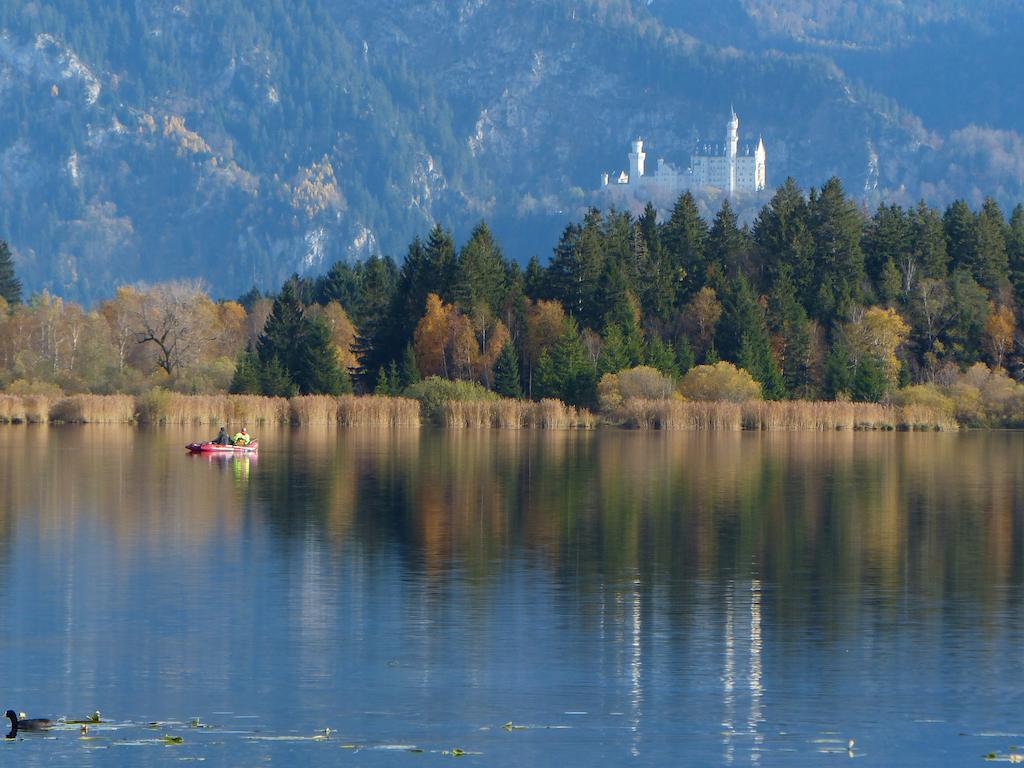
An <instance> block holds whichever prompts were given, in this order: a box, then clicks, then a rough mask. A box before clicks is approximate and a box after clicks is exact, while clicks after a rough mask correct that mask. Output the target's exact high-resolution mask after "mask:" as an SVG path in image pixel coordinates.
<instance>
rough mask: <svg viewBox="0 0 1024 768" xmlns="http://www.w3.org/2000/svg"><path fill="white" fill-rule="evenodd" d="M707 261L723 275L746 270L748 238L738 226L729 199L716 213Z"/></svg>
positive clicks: (707, 251)
mask: <svg viewBox="0 0 1024 768" xmlns="http://www.w3.org/2000/svg"><path fill="white" fill-rule="evenodd" d="M706 253H707V262H708V264H709V265H712V266H713V267H714V269H715V270H716V272H718V274H721V275H729V276H735V275H737V274H739V273H740V272H741V271H745V270H744V267H745V266H747V257H748V244H747V238H746V236H745V234H744V233H743V232H741V231H740V228H739V227H738V226H737V218H736V212H735V211H733V209H732V205H730V204H729V199H728V198H726V199H725V200H723V201H722V207H721V208H719V209H718V213H717V214H715V220H714V222H713V223H712V225H711V230H710V232H709V233H708V240H707V250H706Z"/></svg>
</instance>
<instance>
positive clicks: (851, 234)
mask: <svg viewBox="0 0 1024 768" xmlns="http://www.w3.org/2000/svg"><path fill="white" fill-rule="evenodd" d="M5 265H6V266H5ZM10 265H11V259H10V257H9V254H8V253H7V252H6V250H5V251H3V253H2V254H0V294H2V295H4V296H5V299H6V302H5V303H6V304H7V306H6V307H5V308H4V311H3V312H2V314H0V316H2V320H0V383H3V384H5V385H6V386H7V388H8V389H9V390H11V391H21V390H26V389H31V388H33V387H39V386H56V387H61V388H63V389H64V390H67V391H91V392H109V391H134V392H138V391H143V390H145V389H147V388H150V387H153V386H162V387H168V388H172V389H176V390H179V391H188V392H208V391H223V390H225V389H230V390H231V391H234V392H240V393H264V394H273V395H284V396H289V395H292V394H295V393H302V394H310V393H329V394H338V393H342V392H348V391H352V390H353V388H354V389H355V390H356V391H374V392H376V393H378V394H399V393H402V392H405V391H407V390H408V388H409V387H410V386H413V385H415V384H416V382H418V381H420V380H421V379H423V378H426V377H438V378H439V379H440V380H454V381H456V382H463V383H462V384H457V385H454V386H453V387H449V390H450V392H451V393H452V394H451V395H450V396H452V397H472V396H477V395H479V394H480V393H485V391H487V390H492V391H494V392H497V393H499V394H501V395H504V396H508V397H527V398H531V399H540V398H545V397H552V398H558V399H560V400H563V401H564V402H566V403H569V404H572V405H577V406H583V407H588V408H592V407H595V406H598V405H599V403H600V404H602V405H603V404H604V401H605V400H606V399H607V398H608V397H610V396H611V397H613V398H614V397H621V396H623V395H624V394H628V393H619V392H616V393H615V394H613V395H610V391H611V390H614V389H615V388H616V387H618V386H620V385H621V386H626V383H627V382H628V383H629V386H631V387H634V388H635V389H636V390H637V391H636V392H633V394H641V395H643V396H645V397H650V396H661V397H665V396H671V393H672V392H674V391H675V390H676V387H675V382H678V381H679V380H680V379H681V378H682V377H684V376H685V375H686V374H687V373H688V372H690V371H691V369H693V368H694V366H698V365H699V366H713V368H709V369H704V370H705V371H707V370H715V371H719V372H723V371H724V372H726V374H724V375H726V376H727V378H728V377H729V376H731V377H733V378H735V377H747V374H749V378H751V379H752V380H753V382H752V383H753V384H754V388H753V389H751V388H750V387H748V386H739V387H737V386H735V381H727V380H726V381H721V382H719V383H718V384H715V385H714V386H712V387H711V389H710V390H709V389H708V388H707V387H705V390H704V391H703V394H702V396H707V397H714V396H715V390H716V389H720V390H721V391H722V392H727V391H734V390H735V391H739V392H741V393H742V395H741V396H742V397H750V396H754V397H758V396H760V397H763V398H765V399H769V400H777V399H853V400H857V401H884V400H890V399H893V398H896V399H899V398H901V397H902V398H908V397H912V398H917V399H923V400H926V401H929V402H932V403H933V404H934V403H939V404H940V405H941V404H943V403H944V402H946V401H948V406H949V407H954V408H956V409H957V411H958V413H961V412H962V414H961V415H965V420H967V421H972V420H974V421H983V420H984V419H985V418H989V417H991V419H992V420H996V421H999V422H1000V423H1008V422H1010V423H1016V421H1018V420H1020V419H1022V418H1024V396H1022V395H1021V393H1020V391H1019V390H1022V389H1024V386H1022V385H1018V384H1016V382H1015V378H1016V375H1011V374H1016V373H1019V372H1020V370H1021V363H1022V354H1024V345H1022V344H1021V339H1020V338H1018V330H1017V329H1018V327H1019V326H1020V321H1021V308H1022V307H1024V205H1017V206H1016V207H1015V208H1014V210H1013V211H1012V213H1011V214H1010V215H1009V217H1007V216H1006V215H1005V214H1004V212H1003V211H1002V210H1001V209H1000V208H999V206H998V205H997V204H996V203H995V201H994V200H992V199H988V200H986V201H985V203H984V204H983V205H982V206H981V207H980V208H979V209H978V210H972V209H971V207H970V206H968V205H967V204H966V203H965V202H963V201H957V202H955V203H953V204H951V205H950V206H949V207H947V208H946V209H945V211H939V210H937V209H934V208H930V207H928V206H927V205H925V204H924V203H921V204H919V205H918V206H916V207H913V208H910V209H905V208H902V207H900V206H897V205H883V206H880V207H879V208H878V209H877V210H876V211H874V212H873V213H869V212H866V211H864V210H862V209H860V208H859V207H858V205H857V204H856V202H855V201H854V200H853V199H852V198H851V197H850V196H848V195H847V194H846V193H845V191H844V190H843V188H842V185H841V183H840V182H839V181H838V180H837V179H834V178H833V179H831V180H829V181H828V182H827V183H825V184H824V185H823V186H822V187H820V188H812V189H811V190H809V192H806V193H805V192H804V191H803V190H801V189H800V188H799V187H798V186H797V185H796V183H795V182H794V181H793V180H792V179H790V180H787V181H786V182H785V183H784V184H783V185H782V186H781V187H779V188H778V189H777V190H776V191H775V193H774V195H773V196H772V198H771V200H770V202H769V203H768V204H766V205H765V206H764V207H763V208H762V209H761V211H760V213H759V214H758V215H757V217H756V219H755V221H754V222H753V225H752V226H749V227H748V226H739V225H738V223H737V219H736V216H735V213H734V210H733V208H732V206H731V205H730V203H729V202H728V201H725V202H723V204H722V206H721V208H720V209H719V210H718V212H717V214H716V215H715V216H714V218H713V220H712V221H710V222H708V221H705V220H704V219H702V218H701V216H700V215H699V212H698V208H697V205H696V202H695V200H694V198H693V197H692V196H691V195H690V194H689V193H686V194H683V195H682V196H681V197H680V198H679V199H678V201H677V202H676V204H675V206H674V208H673V210H672V212H671V215H670V216H668V217H667V219H666V220H664V221H658V220H657V216H656V213H655V210H654V208H653V207H652V206H648V207H647V209H646V210H645V211H644V213H643V214H642V215H640V216H639V217H633V216H631V215H630V214H629V213H627V212H623V211H617V210H609V211H607V212H602V211H598V210H596V209H593V210H591V211H590V212H589V213H588V214H587V215H586V216H585V217H584V218H583V220H582V221H579V222H576V223H573V224H571V225H569V226H568V227H567V228H566V229H565V230H564V232H563V233H562V235H561V237H560V238H559V240H558V242H557V244H556V245H555V247H554V250H553V254H552V256H551V258H550V260H549V262H548V263H547V264H544V265H542V264H541V263H540V262H539V260H538V259H536V258H534V259H533V260H531V261H530V263H529V264H528V265H527V266H526V268H525V269H522V268H520V267H519V265H518V263H517V262H516V261H515V260H513V259H510V258H507V257H506V255H505V254H504V253H503V251H502V248H501V246H500V244H499V243H498V242H497V241H496V240H495V238H494V236H493V234H492V232H491V231H490V229H489V228H488V226H487V224H486V223H484V222H481V223H480V224H479V225H478V226H477V227H476V228H475V229H474V230H473V232H472V235H471V236H470V237H469V239H468V240H467V241H466V242H465V243H464V244H462V246H461V247H458V246H457V245H456V243H455V241H454V239H453V237H452V235H451V233H450V232H449V231H447V230H446V229H444V228H443V227H441V226H435V227H434V228H433V229H432V230H431V231H430V232H429V234H428V235H427V236H426V237H425V239H421V238H419V237H417V238H415V239H414V240H413V242H412V243H411V244H410V245H409V247H408V250H407V253H406V254H405V257H404V259H403V260H402V262H401V264H400V265H399V264H398V263H397V262H396V261H395V260H394V259H392V258H391V257H389V256H374V257H372V258H370V259H368V260H366V261H364V262H359V263H347V262H337V263H335V264H334V266H333V267H331V269H330V270H329V271H328V272H327V273H326V274H324V275H322V276H320V277H318V278H300V277H297V276H295V277H292V278H291V279H289V280H288V281H287V282H286V283H285V284H284V286H283V287H282V289H281V290H280V292H279V293H278V294H277V295H276V296H273V297H269V296H264V295H263V294H261V293H260V292H259V291H256V290H253V291H251V292H249V293H248V294H246V295H244V296H242V297H239V299H238V300H237V301H217V302H215V301H213V300H212V299H210V298H209V296H208V294H207V293H206V291H205V290H204V289H203V287H202V286H201V285H199V284H193V283H182V282H175V283H163V284H157V285H153V286H137V287H127V286H126V287H121V288H120V289H119V290H118V292H117V295H116V296H114V297H111V298H109V299H107V300H105V301H103V302H100V303H99V304H98V305H97V306H96V307H95V308H93V309H92V310H89V311H86V310H84V309H83V308H81V307H79V306H77V305H75V304H72V303H69V302H64V301H62V300H61V299H59V298H57V297H54V296H52V295H49V294H46V293H44V294H40V295H36V296H34V297H32V298H31V299H30V300H29V301H28V302H27V303H20V298H21V297H20V288H19V287H18V286H17V284H16V278H15V276H14V275H13V271H12V270H11V266H10ZM716 363H729V364H731V365H727V366H723V365H717V366H716V365H715V364H716ZM638 367H644V368H645V369H653V370H650V371H649V372H647V373H643V374H641V375H636V374H634V375H631V376H630V377H624V376H621V372H622V371H625V370H628V369H636V368H638ZM1008 371H1009V372H1011V374H1008V373H1007V372H1008ZM744 372H745V373H744ZM616 374H620V375H619V376H616ZM606 377H607V378H606ZM693 378H694V377H693V376H691V377H690V379H691V381H692V380H693ZM474 393H475V394H474ZM652 393H654V394H653V395H652ZM659 393H660V394H659ZM943 398H944V399H945V401H944V400H943ZM972 414H974V417H973V418H972Z"/></svg>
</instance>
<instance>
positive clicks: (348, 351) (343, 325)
mask: <svg viewBox="0 0 1024 768" xmlns="http://www.w3.org/2000/svg"><path fill="white" fill-rule="evenodd" d="M306 314H308V315H309V316H310V317H316V318H319V319H321V320H323V321H324V324H325V325H326V326H327V330H329V331H330V332H331V343H332V344H333V345H334V348H335V352H336V354H337V356H338V364H339V365H341V367H342V368H346V369H349V370H351V369H353V368H355V367H356V366H357V365H358V363H359V361H358V360H357V358H356V353H355V345H356V335H357V330H356V326H355V324H354V323H353V322H352V320H351V319H350V318H349V316H348V313H347V312H346V311H345V309H344V307H342V306H341V304H339V303H338V302H337V301H331V302H329V303H328V304H326V305H325V306H321V305H319V304H314V305H313V306H311V307H309V308H308V309H307V310H306Z"/></svg>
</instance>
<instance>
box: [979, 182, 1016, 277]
mask: <svg viewBox="0 0 1024 768" xmlns="http://www.w3.org/2000/svg"><path fill="white" fill-rule="evenodd" d="M977 233H978V239H977V244H978V248H977V251H976V252H975V262H974V264H973V268H972V270H971V271H972V272H973V273H974V279H975V280H977V281H978V282H979V283H980V284H981V285H983V286H984V287H985V288H987V289H988V290H989V291H991V292H993V293H997V292H998V291H999V290H1000V289H1001V288H1003V286H1005V285H1006V284H1007V283H1008V281H1009V274H1010V267H1009V262H1008V259H1007V254H1006V234H1007V233H1006V219H1005V218H1003V212H1002V210H1000V208H999V203H997V202H996V201H995V200H993V199H992V198H991V197H989V198H986V199H985V202H984V203H983V204H982V206H981V211H980V212H979V213H978V225H977Z"/></svg>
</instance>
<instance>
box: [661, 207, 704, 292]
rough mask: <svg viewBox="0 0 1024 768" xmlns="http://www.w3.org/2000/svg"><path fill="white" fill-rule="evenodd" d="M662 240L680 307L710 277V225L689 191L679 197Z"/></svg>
mask: <svg viewBox="0 0 1024 768" xmlns="http://www.w3.org/2000/svg"><path fill="white" fill-rule="evenodd" d="M661 239H662V242H663V243H664V245H665V251H666V253H667V255H668V263H669V267H670V269H671V271H672V273H673V284H674V285H675V287H676V292H675V294H676V295H675V303H676V306H677V307H679V306H682V305H683V304H684V303H685V302H686V300H687V299H688V298H689V297H690V295H691V294H693V293H695V292H696V291H697V290H699V289H700V288H701V287H702V286H703V285H704V282H705V279H706V278H707V269H706V266H707V262H706V259H705V254H704V249H705V247H706V245H707V239H708V225H707V224H706V223H705V221H704V219H702V218H701V215H700V210H699V209H698V208H697V201H696V200H695V199H694V197H693V195H692V194H691V193H690V192H684V193H683V194H682V195H680V196H679V199H678V200H677V201H676V204H675V207H674V208H673V209H672V214H671V215H670V216H669V219H668V221H667V222H665V225H664V228H663V230H662V238H661Z"/></svg>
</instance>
